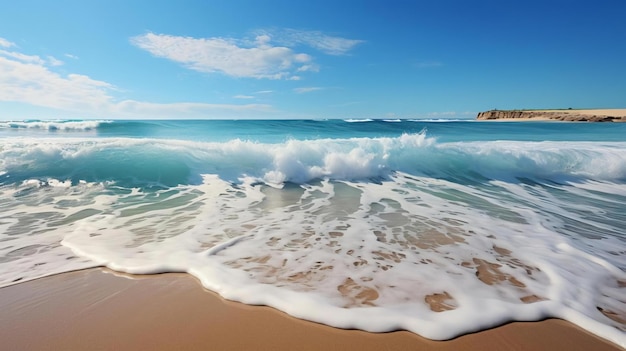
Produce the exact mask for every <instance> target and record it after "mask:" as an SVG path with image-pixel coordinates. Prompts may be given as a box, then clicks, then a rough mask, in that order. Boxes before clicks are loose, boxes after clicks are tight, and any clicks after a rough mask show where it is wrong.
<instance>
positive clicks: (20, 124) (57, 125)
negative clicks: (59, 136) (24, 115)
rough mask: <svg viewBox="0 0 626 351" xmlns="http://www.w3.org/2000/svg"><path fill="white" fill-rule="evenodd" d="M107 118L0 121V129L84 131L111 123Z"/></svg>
mask: <svg viewBox="0 0 626 351" xmlns="http://www.w3.org/2000/svg"><path fill="white" fill-rule="evenodd" d="M112 122H113V121H108V120H93V121H80V120H49V121H41V120H25V121H0V129H2V128H4V129H43V130H50V131H55V130H59V131H74V130H76V131H86V130H93V129H97V128H98V127H99V126H100V125H102V124H105V123H112Z"/></svg>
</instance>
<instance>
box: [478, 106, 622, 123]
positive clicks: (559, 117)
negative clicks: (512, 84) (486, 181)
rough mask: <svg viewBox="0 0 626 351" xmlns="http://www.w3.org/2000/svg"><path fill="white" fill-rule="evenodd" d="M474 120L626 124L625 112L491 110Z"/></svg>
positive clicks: (480, 114) (480, 113) (481, 113)
mask: <svg viewBox="0 0 626 351" xmlns="http://www.w3.org/2000/svg"><path fill="white" fill-rule="evenodd" d="M476 119H478V120H554V121H574V122H626V110H623V109H622V110H618V109H615V110H505V111H500V110H491V111H486V112H479V113H478V116H476Z"/></svg>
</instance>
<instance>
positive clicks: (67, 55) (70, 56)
mask: <svg viewBox="0 0 626 351" xmlns="http://www.w3.org/2000/svg"><path fill="white" fill-rule="evenodd" d="M64 56H65V57H67V58H71V59H73V60H78V56H76V55H72V54H65V55H64Z"/></svg>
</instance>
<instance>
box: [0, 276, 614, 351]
mask: <svg viewBox="0 0 626 351" xmlns="http://www.w3.org/2000/svg"><path fill="white" fill-rule="evenodd" d="M133 278H134V279H130V278H129V277H128V276H120V275H117V274H113V273H112V272H111V271H108V270H103V269H90V270H84V271H78V272H71V273H64V274H60V275H56V276H52V277H47V278H42V279H38V280H34V281H30V282H25V283H21V284H16V285H12V286H9V287H5V288H0V310H1V311H2V313H1V314H0V340H1V342H2V348H3V349H6V350H325V351H328V350H359V351H366V350H535V351H541V350H595V351H603V350H621V348H620V347H618V346H617V345H615V344H612V343H609V342H607V341H604V340H603V339H600V338H598V337H596V336H594V335H592V334H590V333H588V332H586V331H584V330H582V329H580V328H578V327H576V326H575V325H573V324H571V323H568V322H565V321H561V320H556V319H549V320H545V321H541V322H516V323H509V324H506V325H504V326H501V327H498V328H494V329H490V330H487V331H482V332H479V333H473V334H468V335H464V336H461V337H458V338H456V339H453V340H450V341H431V340H428V339H424V338H422V337H419V336H417V335H415V334H412V333H409V332H406V331H398V332H392V333H379V334H376V333H367V332H363V331H357V330H341V329H336V328H331V327H328V326H324V325H320V324H316V323H312V322H308V321H303V320H299V319H295V318H292V317H290V316H288V315H286V314H284V313H282V312H279V311H277V310H275V309H272V308H269V307H264V306H247V305H243V304H240V303H237V302H231V301H226V300H224V299H222V298H220V297H219V296H217V295H216V294H214V293H212V292H210V291H207V290H205V289H203V288H202V286H201V285H200V284H199V282H198V281H197V280H196V279H195V278H193V277H191V276H189V275H187V274H177V273H173V274H160V275H156V276H134V277H133Z"/></svg>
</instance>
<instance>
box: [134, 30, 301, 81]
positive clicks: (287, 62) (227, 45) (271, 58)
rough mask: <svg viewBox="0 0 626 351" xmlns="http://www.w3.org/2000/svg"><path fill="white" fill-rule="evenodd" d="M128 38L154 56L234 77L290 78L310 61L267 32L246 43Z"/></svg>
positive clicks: (154, 36) (152, 36)
mask: <svg viewBox="0 0 626 351" xmlns="http://www.w3.org/2000/svg"><path fill="white" fill-rule="evenodd" d="M130 41H131V43H132V44H133V45H136V46H137V47H139V48H141V49H144V50H146V51H148V52H150V53H151V54H153V55H155V56H157V57H163V58H166V59H169V60H172V61H175V62H179V63H182V64H183V65H185V66H186V67H188V68H190V69H193V70H196V71H200V72H207V73H213V72H221V73H224V74H226V75H229V76H233V77H248V78H258V79H261V78H266V79H291V78H292V77H293V75H292V72H293V71H294V70H297V69H298V68H300V67H302V65H304V64H309V63H310V62H311V61H312V58H311V56H309V55H307V54H304V53H295V52H293V51H292V50H291V49H290V48H287V47H284V46H272V45H271V44H270V41H271V38H270V36H269V35H259V36H257V37H256V38H255V40H254V41H253V42H252V43H247V44H248V45H246V43H244V41H241V40H235V39H229V38H192V37H180V36H173V35H166V34H154V33H148V34H144V35H139V36H136V37H133V38H131V39H130ZM294 67H295V68H294Z"/></svg>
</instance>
